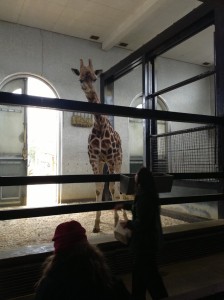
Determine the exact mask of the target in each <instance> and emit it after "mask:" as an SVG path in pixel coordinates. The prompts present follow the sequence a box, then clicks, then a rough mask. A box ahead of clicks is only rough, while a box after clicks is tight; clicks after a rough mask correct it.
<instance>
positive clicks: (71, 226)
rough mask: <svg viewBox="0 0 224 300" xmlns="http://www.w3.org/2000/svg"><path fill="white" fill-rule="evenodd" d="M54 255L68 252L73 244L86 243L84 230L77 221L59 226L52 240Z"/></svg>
mask: <svg viewBox="0 0 224 300" xmlns="http://www.w3.org/2000/svg"><path fill="white" fill-rule="evenodd" d="M52 241H54V249H55V253H58V252H61V251H69V250H71V249H72V248H73V247H74V244H76V243H78V242H82V241H87V236H86V230H85V228H83V227H82V225H81V224H80V223H79V222H77V221H69V222H65V223H61V224H59V225H58V226H57V227H56V229H55V233H54V237H53V239H52Z"/></svg>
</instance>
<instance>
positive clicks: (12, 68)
mask: <svg viewBox="0 0 224 300" xmlns="http://www.w3.org/2000/svg"><path fill="white" fill-rule="evenodd" d="M0 37H1V41H4V43H3V42H2V43H1V47H0V57H1V60H0V82H2V81H3V80H4V79H5V78H6V77H7V76H9V75H12V74H15V73H18V72H22V73H32V74H35V75H39V76H42V77H43V78H45V79H47V80H48V81H49V82H50V83H51V84H52V85H53V86H54V88H55V89H56V91H57V92H58V94H59V96H60V98H63V99H70V100H79V101H86V98H85V95H84V94H83V92H82V90H81V88H80V83H79V81H78V77H76V76H75V75H73V73H72V72H71V68H72V67H73V68H79V60H80V58H83V59H84V60H85V61H86V62H87V60H88V58H92V60H93V64H94V67H95V68H96V69H103V70H107V69H109V68H110V67H111V66H113V65H114V64H115V63H117V62H119V61H120V60H121V59H123V58H124V57H125V56H127V55H129V54H130V51H127V50H125V49H121V48H113V49H112V50H111V51H108V52H105V51H103V50H101V45H100V44H99V43H95V42H89V41H86V40H82V39H78V38H73V37H69V36H65V35H61V34H56V33H53V32H48V31H43V30H39V29H34V28H30V27H25V26H20V25H15V24H11V23H7V22H0ZM98 88H99V85H98ZM71 117H72V112H64V113H63V121H62V122H63V124H62V143H61V145H62V174H64V175H68V174H92V170H91V167H90V164H89V161H88V155H87V141H88V135H89V132H90V128H81V127H74V126H72V125H71ZM115 125H116V124H115ZM123 144H125V143H123ZM127 168H128V167H127V165H125V163H124V164H123V170H124V171H125V170H126V171H127ZM94 194H95V191H94V184H88V185H85V186H84V185H71V184H69V185H63V188H62V198H63V199H65V200H67V199H74V198H91V197H94Z"/></svg>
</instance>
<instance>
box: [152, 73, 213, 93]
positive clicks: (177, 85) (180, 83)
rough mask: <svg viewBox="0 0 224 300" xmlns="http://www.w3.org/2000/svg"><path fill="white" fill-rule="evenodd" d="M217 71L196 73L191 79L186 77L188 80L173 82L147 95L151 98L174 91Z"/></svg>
mask: <svg viewBox="0 0 224 300" xmlns="http://www.w3.org/2000/svg"><path fill="white" fill-rule="evenodd" d="M215 73H216V71H215V70H214V71H208V72H205V73H202V74H199V75H196V76H194V77H191V78H189V79H186V80H183V81H181V82H178V83H176V84H173V85H171V86H169V87H167V88H165V89H162V90H160V91H157V92H155V93H153V94H150V95H148V96H147V99H151V98H153V97H156V96H159V95H162V94H165V93H168V92H170V91H173V90H175V89H178V88H180V87H182V86H186V85H187V84H190V83H192V82H195V81H198V80H201V79H203V78H206V77H208V76H211V75H214V74H215Z"/></svg>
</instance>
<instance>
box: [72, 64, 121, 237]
mask: <svg viewBox="0 0 224 300" xmlns="http://www.w3.org/2000/svg"><path fill="white" fill-rule="evenodd" d="M72 71H73V72H74V73H75V74H76V75H77V76H79V80H80V84H81V88H82V90H83V92H84V93H85V95H86V98H87V100H88V101H89V102H91V103H100V99H99V97H98V95H97V92H96V90H95V87H94V85H93V83H94V82H95V81H96V80H97V78H98V76H99V75H100V74H101V73H102V70H94V69H93V65H92V61H91V59H89V64H88V66H85V65H84V63H83V60H82V59H80V69H79V70H78V69H73V68H72ZM88 155H89V162H90V164H91V166H92V170H93V173H94V174H103V167H104V165H105V164H107V167H108V170H109V173H110V174H114V173H120V172H121V164H122V147H121V138H120V136H119V134H118V133H117V132H116V131H115V130H114V129H113V127H112V125H111V124H110V121H109V120H108V118H107V117H106V116H103V115H100V114H94V124H93V127H92V130H91V133H90V135H89V139H88ZM103 188H104V183H103V182H96V202H101V201H102V196H103ZM109 190H110V193H111V196H112V199H113V200H114V199H120V192H119V183H116V184H115V183H114V182H110V184H109ZM100 216H101V211H97V212H96V218H95V224H94V228H93V232H94V233H97V232H99V231H100ZM123 216H124V219H125V220H127V214H126V212H125V211H123ZM118 220H119V215H118V213H117V210H114V224H115V226H116V224H117V222H118Z"/></svg>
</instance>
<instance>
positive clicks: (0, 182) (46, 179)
mask: <svg viewBox="0 0 224 300" xmlns="http://www.w3.org/2000/svg"><path fill="white" fill-rule="evenodd" d="M113 181H120V174H109V175H51V176H18V177H16V176H0V186H15V185H34V184H55V183H86V182H113Z"/></svg>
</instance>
